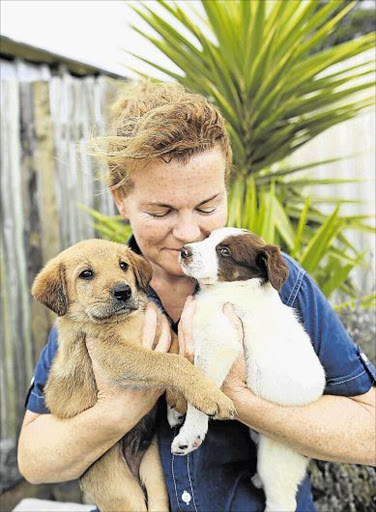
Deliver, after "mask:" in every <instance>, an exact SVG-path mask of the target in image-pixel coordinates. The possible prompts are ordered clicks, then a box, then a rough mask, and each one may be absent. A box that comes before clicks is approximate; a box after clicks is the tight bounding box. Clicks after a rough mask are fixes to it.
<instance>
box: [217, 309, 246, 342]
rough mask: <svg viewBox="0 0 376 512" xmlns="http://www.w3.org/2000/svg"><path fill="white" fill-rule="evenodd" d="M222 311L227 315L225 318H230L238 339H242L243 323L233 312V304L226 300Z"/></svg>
mask: <svg viewBox="0 0 376 512" xmlns="http://www.w3.org/2000/svg"><path fill="white" fill-rule="evenodd" d="M222 311H223V313H224V314H225V315H226V316H227V318H228V319H229V320H230V322H231V323H232V325H233V326H234V327H235V329H236V331H237V333H238V338H239V340H241V341H243V338H244V331H243V323H242V321H241V320H240V318H239V317H238V315H237V314H236V312H235V308H234V306H233V305H232V304H231V302H226V304H224V306H223V308H222Z"/></svg>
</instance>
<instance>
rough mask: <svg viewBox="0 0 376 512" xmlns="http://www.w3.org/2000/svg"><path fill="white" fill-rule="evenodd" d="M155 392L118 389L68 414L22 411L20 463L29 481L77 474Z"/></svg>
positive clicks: (141, 412)
mask: <svg viewBox="0 0 376 512" xmlns="http://www.w3.org/2000/svg"><path fill="white" fill-rule="evenodd" d="M159 395H160V391H159V392H155V391H148V392H145V391H133V390H132V391H131V390H126V391H119V390H118V389H116V390H115V389H114V390H113V392H112V396H111V398H110V397H108V399H106V400H102V401H100V402H97V404H96V405H95V406H94V407H92V408H90V409H87V410H86V411H84V412H82V413H80V414H78V415H77V416H74V417H73V418H70V419H60V418H57V417H56V416H53V415H52V414H36V413H33V412H31V411H26V414H25V418H24V421H23V425H22V429H21V433H20V438H19V443H18V466H19V469H20V472H21V474H22V475H23V476H24V477H25V479H26V480H28V481H29V482H30V483H32V484H40V483H51V482H63V481H66V480H74V479H76V478H79V477H80V476H81V475H82V473H84V471H86V469H87V468H88V467H89V466H90V465H91V464H92V463H93V462H95V461H96V460H97V459H98V458H99V457H100V456H101V455H103V453H105V452H106V451H107V450H109V449H110V448H111V446H113V445H114V444H115V443H117V441H119V439H121V438H122V437H123V436H124V435H125V434H126V433H127V432H129V430H131V429H132V428H133V427H134V426H135V425H136V424H137V423H138V421H139V420H140V419H141V418H142V417H143V416H145V414H147V413H148V412H149V410H150V409H151V408H152V407H153V405H154V404H155V402H156V400H157V399H158V396H159Z"/></svg>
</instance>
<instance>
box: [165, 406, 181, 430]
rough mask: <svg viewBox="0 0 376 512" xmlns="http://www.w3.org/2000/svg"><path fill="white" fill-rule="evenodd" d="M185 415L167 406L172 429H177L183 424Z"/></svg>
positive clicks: (168, 419)
mask: <svg viewBox="0 0 376 512" xmlns="http://www.w3.org/2000/svg"><path fill="white" fill-rule="evenodd" d="M183 420H184V414H180V412H178V411H177V410H176V409H174V408H173V407H171V406H170V405H168V406H167V421H168V424H169V425H170V427H171V428H174V427H177V426H179V425H181V424H182V423H183Z"/></svg>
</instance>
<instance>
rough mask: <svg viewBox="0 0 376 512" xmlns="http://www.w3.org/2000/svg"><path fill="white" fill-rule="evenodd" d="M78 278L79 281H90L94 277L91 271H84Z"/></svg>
mask: <svg viewBox="0 0 376 512" xmlns="http://www.w3.org/2000/svg"><path fill="white" fill-rule="evenodd" d="M78 277H80V278H81V279H91V278H93V277H94V272H93V271H92V270H84V271H83V272H81V274H80V275H79V276H78Z"/></svg>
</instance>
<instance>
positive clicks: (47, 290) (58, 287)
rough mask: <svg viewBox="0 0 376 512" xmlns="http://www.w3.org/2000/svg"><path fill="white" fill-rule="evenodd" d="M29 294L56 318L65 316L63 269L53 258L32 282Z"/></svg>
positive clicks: (66, 305)
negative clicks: (54, 314) (56, 316)
mask: <svg viewBox="0 0 376 512" xmlns="http://www.w3.org/2000/svg"><path fill="white" fill-rule="evenodd" d="M31 293H32V295H33V297H35V298H36V299H37V300H38V301H39V302H42V303H43V304H45V305H46V306H47V307H48V308H50V309H52V311H54V312H55V313H56V314H57V315H58V316H64V315H65V313H66V312H67V310H68V293H67V285H66V280H65V267H64V265H63V264H62V263H61V262H60V261H59V260H58V259H56V258H55V259H53V260H51V261H50V262H48V263H47V265H46V266H45V267H44V268H43V269H42V270H41V271H40V272H39V274H38V275H37V277H36V278H35V280H34V283H33V286H32V288H31Z"/></svg>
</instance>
